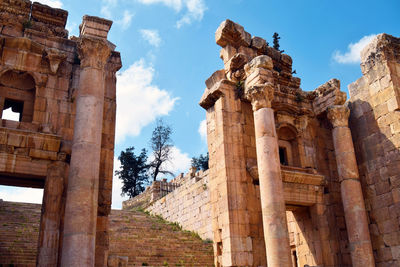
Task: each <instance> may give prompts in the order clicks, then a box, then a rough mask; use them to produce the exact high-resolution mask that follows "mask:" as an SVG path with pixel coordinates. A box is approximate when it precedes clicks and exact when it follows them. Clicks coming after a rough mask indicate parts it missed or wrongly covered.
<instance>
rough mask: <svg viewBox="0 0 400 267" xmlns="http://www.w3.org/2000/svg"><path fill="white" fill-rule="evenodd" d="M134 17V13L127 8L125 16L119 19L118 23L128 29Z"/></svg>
mask: <svg viewBox="0 0 400 267" xmlns="http://www.w3.org/2000/svg"><path fill="white" fill-rule="evenodd" d="M110 15H111V14H110ZM132 17H133V13H131V12H129V11H128V10H125V11H124V15H123V17H122V18H121V19H120V20H117V21H116V23H117V24H119V25H121V27H122V29H123V30H126V29H128V28H129V26H130V25H131V22H132Z"/></svg>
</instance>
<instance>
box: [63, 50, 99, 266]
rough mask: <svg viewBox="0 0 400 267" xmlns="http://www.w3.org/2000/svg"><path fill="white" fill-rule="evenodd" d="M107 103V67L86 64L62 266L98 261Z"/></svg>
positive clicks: (77, 104) (72, 164)
mask: <svg viewBox="0 0 400 267" xmlns="http://www.w3.org/2000/svg"><path fill="white" fill-rule="evenodd" d="M92 56H95V55H92ZM103 105H104V72H103V70H102V69H101V68H94V67H92V66H83V67H82V68H81V73H80V81H79V90H78V93H77V97H76V117H75V123H74V125H75V126H74V138H73V144H72V154H71V163H70V171H69V177H68V190H67V203H66V210H65V221H64V239H63V249H62V259H61V263H62V264H61V265H62V266H65V267H67V266H68V267H69V266H94V263H95V240H96V222H97V205H98V203H97V202H98V201H97V200H98V187H99V166H100V150H101V132H102V122H103Z"/></svg>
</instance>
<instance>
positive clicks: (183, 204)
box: [146, 171, 213, 239]
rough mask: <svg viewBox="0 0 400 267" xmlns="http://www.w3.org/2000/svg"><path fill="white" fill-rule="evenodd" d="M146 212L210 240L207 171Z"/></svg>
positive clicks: (160, 200)
mask: <svg viewBox="0 0 400 267" xmlns="http://www.w3.org/2000/svg"><path fill="white" fill-rule="evenodd" d="M146 210H147V211H149V212H150V213H151V214H157V215H160V216H162V217H163V218H164V219H165V220H167V221H170V222H177V223H179V224H180V225H181V226H182V227H183V229H185V230H190V231H195V232H196V233H198V234H199V235H200V237H201V238H202V239H212V237H213V236H212V228H211V208H210V190H209V187H208V171H206V172H205V173H204V174H203V177H202V178H198V179H196V177H193V178H192V179H189V180H188V181H187V182H186V183H184V184H182V185H181V186H180V187H178V188H177V189H175V190H174V191H173V192H171V193H169V194H168V195H166V196H165V197H163V198H161V199H159V200H157V201H156V202H154V203H153V204H152V205H150V206H149V207H148V208H147V209H146Z"/></svg>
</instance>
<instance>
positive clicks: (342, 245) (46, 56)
mask: <svg viewBox="0 0 400 267" xmlns="http://www.w3.org/2000/svg"><path fill="white" fill-rule="evenodd" d="M67 15H68V14H67V12H66V11H64V10H61V9H53V8H50V7H48V6H44V5H41V4H39V3H31V2H30V1H28V0H0V25H1V27H0V44H1V46H0V53H1V58H0V116H1V117H2V119H1V120H0V123H1V125H0V184H2V185H13V186H26V187H36V188H44V196H43V203H42V205H41V211H39V208H38V207H37V206H35V205H34V204H16V203H2V202H1V201H0V212H1V213H0V219H1V220H0V221H1V222H4V221H5V219H9V220H8V221H7V223H3V225H0V227H2V228H0V233H1V235H0V249H2V248H3V247H2V246H3V243H2V242H3V239H2V238H6V237H7V238H8V237H9V232H10V231H11V230H9V229H11V227H10V222H9V221H10V220H15V221H18V220H23V219H24V218H25V217H24V214H25V215H27V214H30V215H29V216H30V217H29V220H27V222H28V223H30V224H32V225H33V224H35V220H36V222H37V223H36V224H37V227H36V226H34V227H32V229H36V230H34V231H32V232H35V231H36V233H37V239H38V240H37V239H36V240H33V241H31V243H32V242H33V243H34V242H37V243H38V248H37V254H34V255H33V257H36V258H37V260H36V265H37V266H110V267H114V266H126V265H129V266H137V265H138V264H139V265H140V264H142V265H143V264H145V263H146V264H145V265H143V266H146V265H148V263H147V262H145V261H144V260H143V259H147V260H149V262H151V263H152V264H153V266H160V265H163V264H164V263H162V262H160V261H157V260H158V259H159V258H162V257H164V258H165V259H168V260H171V261H173V260H175V263H174V264H175V265H176V266H179V264H180V265H182V263H181V262H180V261H177V258H178V257H180V256H179V255H181V256H182V255H183V251H184V253H185V260H187V261H186V262H187V264H189V262H190V264H191V265H190V266H192V265H193V266H203V267H204V266H209V265H210V262H211V261H212V257H210V255H209V253H211V252H210V249H209V248H210V246H209V245H207V244H208V241H209V242H212V243H213V250H214V264H215V266H223V267H239V266H362V267H366V266H375V265H377V266H398V265H400V223H399V220H400V165H399V164H398V163H399V161H400V150H399V147H400V116H399V111H400V95H399V89H400V63H399V62H400V39H399V38H395V37H393V36H390V35H387V34H381V35H379V36H377V38H376V39H375V40H374V41H372V43H370V44H369V45H368V46H367V47H366V48H365V49H364V50H363V52H362V55H361V69H362V73H363V76H362V77H361V78H360V79H359V80H357V81H356V82H354V83H353V84H351V85H350V86H349V93H350V99H349V100H347V101H346V98H347V97H346V93H345V92H342V91H341V90H340V82H339V81H338V80H336V79H332V80H330V81H328V82H327V83H325V84H323V85H321V86H320V87H318V88H316V89H315V90H314V91H303V90H302V89H301V88H300V79H299V78H297V77H294V76H293V75H292V59H291V57H290V56H288V55H286V54H283V53H281V52H279V51H277V50H275V49H273V48H272V47H269V46H268V45H267V42H266V41H265V40H264V39H262V38H260V37H252V36H251V35H250V34H249V33H247V32H246V31H245V30H244V28H243V27H242V26H240V25H238V24H236V23H234V22H232V21H229V20H226V21H224V22H223V23H222V24H221V25H220V27H219V28H218V30H217V32H216V42H217V44H218V45H220V46H221V47H222V49H221V59H222V60H223V63H224V68H223V69H221V70H218V71H216V72H215V73H214V74H213V75H211V77H210V78H209V79H208V80H207V81H206V86H207V88H206V89H205V92H204V94H203V97H202V99H201V101H200V105H201V106H202V107H203V108H204V109H205V110H206V117H207V135H208V150H209V153H210V162H209V165H210V169H209V170H208V171H205V172H196V171H195V170H193V169H192V170H190V172H189V173H188V174H186V175H180V176H178V177H177V178H175V179H173V180H172V181H170V182H167V181H157V182H155V183H154V184H153V185H152V186H151V187H149V188H148V189H147V190H146V191H145V192H144V193H143V194H142V195H140V196H138V197H136V198H134V199H131V200H129V201H127V202H125V203H124V209H125V210H124V211H121V212H120V213H118V212H117V211H115V212H114V211H113V214H112V216H113V217H111V219H110V218H109V215H110V212H111V210H110V208H111V189H112V176H113V158H114V136H115V108H116V103H115V102H116V98H115V94H116V88H115V85H116V77H115V73H116V71H117V70H118V69H119V68H120V67H121V59H120V55H119V53H118V52H116V51H115V45H113V44H112V43H110V42H109V41H108V40H107V34H108V31H109V30H110V27H111V24H112V22H111V21H108V20H105V19H101V18H97V17H91V16H84V17H83V21H82V24H81V25H80V35H79V37H71V38H68V32H67V31H66V30H65V24H66V19H67ZM10 108H11V110H12V111H14V112H17V113H18V116H19V121H11V120H7V119H4V118H3V111H5V110H8V109H10ZM137 206H141V207H145V208H146V210H147V211H150V212H151V213H153V214H158V215H161V216H162V217H163V218H165V219H167V220H169V221H173V222H176V223H179V224H171V225H169V224H168V223H167V224H162V223H161V222H160V219H159V217H146V216H144V215H143V214H142V213H140V214H139V213H137V211H136V212H131V211H129V209H131V208H132V207H137ZM17 214H18V215H17ZM8 217H9V218H8ZM39 217H40V222H39ZM178 225H180V226H182V227H183V228H184V229H187V230H190V231H194V232H191V233H192V235H193V233H195V232H196V233H198V235H200V237H201V238H203V239H205V240H206V239H209V240H208V241H204V242H203V241H199V240H197V241H196V240H193V238H190V236H188V235H187V233H186V235H185V233H182V232H179V234H178V230H177V229H176V228H177V227H178ZM25 226H26V225H25V224H23V223H21V224H19V225H18V227H20V228H23V227H25ZM180 226H179V227H180ZM3 229H6V230H4V231H3ZM18 229H19V228H18ZM138 229H139V230H138ZM156 231H158V232H156ZM175 232H176V233H175ZM157 233H160V236H157ZM155 235H156V236H155ZM189 235H190V234H189ZM143 236H146V238H147V239H141V237H143ZM164 236H165V237H166V239H163V237H164ZM175 236H179V239H177V238H175V239H173V238H174V237H175ZM26 238H27V240H28V239H29V238H31V237H30V236H28V235H27V236H26ZM31 239H32V238H31ZM142 240H145V241H143V242H146V244H144V243H143V242H141V241H142ZM165 240H168V242H171V244H173V246H172V245H171V248H172V250H173V251H172V250H171V251H167V250H165V247H166V246H165V242H166V241H165ZM26 242H27V243H29V242H28V241H26ZM189 243H190V244H191V248H190V249H189V250H185V247H188V246H189V245H188V244H189ZM35 244H36V243H35ZM10 246H11V245H10ZM149 247H150V249H149ZM136 250H138V251H139V250H140V252H142V250H143V251H148V250H149V251H150V253H153V254H151V255H150V254H149V255H144V256H143V255H142V254H140V256H138V257H136V256H135V254H137V255H139V252H136ZM109 251H111V253H109ZM203 252H204V253H203ZM170 253H171V254H170ZM179 253H180V254H179ZM201 253H203V254H202V255H201V257H200V254H201ZM196 254H198V255H196ZM21 255H23V256H21V257H28V256H30V257H32V255H28V254H21ZM171 255H173V256H171ZM146 257H147V258H146ZM164 258H163V259H164ZM7 260H8V259H7V256H4V255H0V261H1V262H0V265H1V264H13V263H12V262H7ZM19 260H20V261H21V262H24V261H23V260H24V259H19ZM27 266H31V265H29V264H27Z"/></svg>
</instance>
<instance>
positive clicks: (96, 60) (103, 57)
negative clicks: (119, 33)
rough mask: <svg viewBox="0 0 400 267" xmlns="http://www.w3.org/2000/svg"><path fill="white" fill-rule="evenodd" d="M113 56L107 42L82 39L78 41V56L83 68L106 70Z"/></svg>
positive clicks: (96, 39)
mask: <svg viewBox="0 0 400 267" xmlns="http://www.w3.org/2000/svg"><path fill="white" fill-rule="evenodd" d="M110 54H111V48H110V46H109V44H108V42H107V41H106V40H103V39H99V38H93V37H86V36H85V37H81V38H80V39H79V41H78V55H79V59H80V60H81V68H86V67H92V68H97V69H104V66H105V64H106V63H107V60H108V58H109V57H110Z"/></svg>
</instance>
